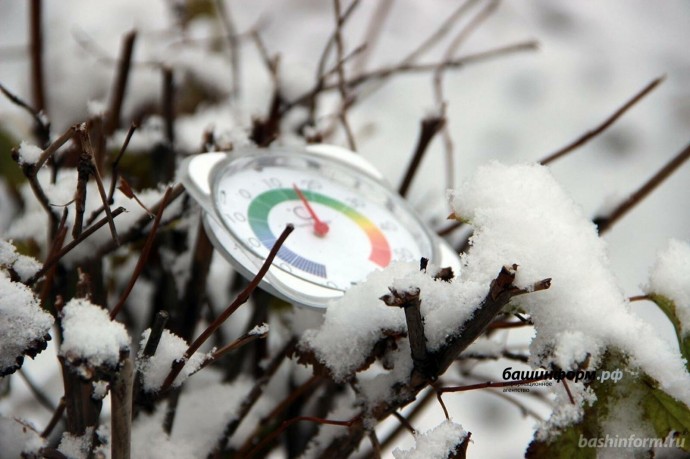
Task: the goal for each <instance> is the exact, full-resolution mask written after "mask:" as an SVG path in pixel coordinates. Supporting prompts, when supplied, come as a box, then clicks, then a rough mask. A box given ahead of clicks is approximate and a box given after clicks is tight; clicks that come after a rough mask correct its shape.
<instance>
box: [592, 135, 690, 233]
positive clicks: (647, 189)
mask: <svg viewBox="0 0 690 459" xmlns="http://www.w3.org/2000/svg"><path fill="white" fill-rule="evenodd" d="M688 158H690V144H689V145H688V146H686V147H685V149H683V151H681V152H680V153H678V154H677V155H676V156H674V157H673V159H671V161H669V162H668V163H667V164H666V165H665V166H664V167H662V168H661V169H660V170H659V172H657V173H656V174H654V176H652V178H650V179H649V180H648V181H647V182H645V183H644V184H643V185H642V186H641V187H640V188H639V189H638V190H637V191H635V192H634V193H633V194H631V195H630V197H629V198H628V199H626V200H625V201H623V202H622V203H621V204H620V205H619V206H618V207H616V208H615V209H614V210H613V212H611V213H610V214H609V215H607V216H603V217H597V218H595V219H594V223H595V224H596V225H597V228H598V229H599V234H603V233H605V232H606V231H608V230H610V229H611V227H612V226H613V225H614V224H615V223H617V222H618V221H619V220H620V219H621V218H623V216H624V215H625V214H626V213H628V211H630V210H631V209H632V208H633V207H635V206H636V205H637V204H639V203H640V202H642V201H643V200H644V198H646V197H647V196H648V195H649V193H651V192H652V191H654V189H656V187H658V186H659V185H661V184H662V183H663V182H664V180H666V179H667V178H668V177H669V176H670V175H671V174H672V173H673V172H675V171H676V169H678V168H679V167H680V166H682V165H683V163H684V162H685V161H687V160H688Z"/></svg>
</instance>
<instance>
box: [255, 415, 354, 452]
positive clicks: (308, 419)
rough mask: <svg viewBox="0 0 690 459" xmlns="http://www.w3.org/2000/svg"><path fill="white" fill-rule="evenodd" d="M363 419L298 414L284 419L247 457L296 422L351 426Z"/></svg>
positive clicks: (261, 448) (268, 443)
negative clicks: (339, 419)
mask: <svg viewBox="0 0 690 459" xmlns="http://www.w3.org/2000/svg"><path fill="white" fill-rule="evenodd" d="M360 419H361V417H360V416H356V417H355V418H352V419H350V420H348V421H336V420H333V419H322V418H315V417H312V416H297V417H295V418H292V419H288V420H287V421H283V423H282V424H281V425H280V427H279V428H278V429H276V430H274V431H272V432H271V433H269V434H268V435H267V436H266V438H264V439H263V440H262V441H261V442H260V443H259V444H258V445H256V446H255V447H254V449H252V450H251V451H250V452H249V453H248V454H247V456H245V457H253V456H255V455H256V454H257V453H258V452H259V451H261V450H263V449H264V448H266V447H267V446H268V445H270V444H271V443H272V442H273V440H275V439H276V437H278V435H280V434H282V433H283V432H284V431H285V429H287V428H288V427H290V426H291V425H293V424H296V423H298V422H304V421H306V422H315V423H317V424H323V425H329V426H340V427H349V426H351V425H352V424H354V423H355V422H357V421H359V420H360Z"/></svg>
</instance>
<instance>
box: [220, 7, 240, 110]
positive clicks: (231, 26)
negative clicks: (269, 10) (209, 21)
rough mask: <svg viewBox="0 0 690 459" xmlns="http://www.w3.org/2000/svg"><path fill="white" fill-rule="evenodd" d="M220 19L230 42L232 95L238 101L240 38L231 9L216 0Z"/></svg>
mask: <svg viewBox="0 0 690 459" xmlns="http://www.w3.org/2000/svg"><path fill="white" fill-rule="evenodd" d="M213 4H214V6H215V8H216V12H217V14H216V15H217V16H218V19H219V21H220V24H221V26H222V27H223V30H224V31H225V36H226V37H227V41H228V50H229V51H230V69H231V72H232V86H231V90H230V95H231V96H232V97H233V98H234V99H237V98H238V97H239V96H240V87H241V81H240V47H239V37H238V36H237V28H236V27H235V22H234V21H233V20H232V15H231V14H230V9H229V8H228V7H227V6H226V2H224V1H223V0H215V1H214V2H213Z"/></svg>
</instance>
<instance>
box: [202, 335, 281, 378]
mask: <svg viewBox="0 0 690 459" xmlns="http://www.w3.org/2000/svg"><path fill="white" fill-rule="evenodd" d="M266 336H268V334H267V333H263V334H260V335H258V334H250V333H245V334H244V335H242V336H240V337H239V338H237V339H236V340H235V341H233V342H232V343H229V344H226V345H225V346H223V347H221V348H220V349H218V350H216V351H215V352H213V354H211V357H209V358H208V359H206V360H204V362H203V363H202V364H201V366H200V367H199V370H197V372H199V371H200V370H203V369H204V368H206V367H207V366H208V365H210V364H212V363H214V362H216V361H217V360H218V359H219V358H221V357H223V356H224V355H225V354H227V353H228V352H232V351H234V350H235V349H239V348H241V347H242V346H246V345H247V344H249V343H251V342H252V341H255V340H257V339H263V338H266Z"/></svg>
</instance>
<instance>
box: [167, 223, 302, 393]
mask: <svg viewBox="0 0 690 459" xmlns="http://www.w3.org/2000/svg"><path fill="white" fill-rule="evenodd" d="M294 229H295V227H294V226H292V225H291V224H289V225H287V226H286V227H285V229H284V230H283V232H282V233H281V234H280V236H279V237H278V239H277V240H276V242H275V244H274V245H273V248H272V249H271V251H270V252H269V254H268V256H267V257H266V260H265V261H264V263H263V265H262V266H261V269H259V271H258V272H257V273H256V276H254V279H252V281H251V282H250V283H249V284H248V285H247V287H246V288H245V289H244V290H242V291H241V292H240V293H239V294H238V295H237V298H235V300H234V301H233V302H232V303H231V304H230V305H229V306H228V307H227V308H226V309H225V311H223V312H222V313H221V314H219V315H218V317H216V320H214V321H213V323H212V324H211V325H209V326H208V327H207V328H206V330H204V331H203V333H202V334H201V335H199V337H198V338H197V339H196V340H194V342H193V343H192V344H191V345H190V346H189V347H188V348H187V350H186V351H185V353H184V358H183V359H182V360H179V361H178V362H179V363H178V362H175V364H174V365H173V368H172V369H171V370H170V373H168V376H167V377H166V378H165V381H164V382H163V385H162V387H161V392H164V391H165V390H167V389H168V388H169V387H170V386H171V385H172V383H173V381H175V378H176V377H177V375H179V374H180V371H182V368H183V367H184V365H185V363H186V361H187V359H189V357H191V356H192V355H193V354H194V353H195V352H196V351H197V350H198V349H199V348H200V347H201V345H202V344H204V343H205V342H206V340H207V339H208V338H209V337H210V336H211V335H212V334H213V333H214V332H215V331H216V330H217V329H218V327H220V326H221V325H222V324H223V322H225V321H226V320H227V318H228V317H230V316H231V315H232V313H233V312H235V311H236V310H237V308H239V307H240V306H241V305H243V304H244V303H246V302H247V300H248V299H249V296H250V295H251V293H252V292H253V291H254V289H256V288H257V287H258V286H259V284H260V283H261V280H262V279H263V278H264V276H265V275H266V273H267V272H268V269H269V268H270V267H271V264H272V263H273V259H274V258H275V257H276V255H277V254H278V251H279V250H280V248H281V247H282V245H283V243H284V242H285V239H287V237H288V236H289V235H290V233H292V231H293V230H294Z"/></svg>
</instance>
